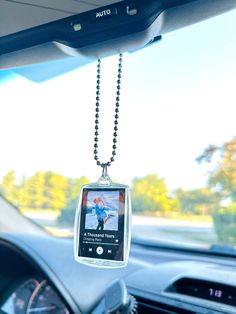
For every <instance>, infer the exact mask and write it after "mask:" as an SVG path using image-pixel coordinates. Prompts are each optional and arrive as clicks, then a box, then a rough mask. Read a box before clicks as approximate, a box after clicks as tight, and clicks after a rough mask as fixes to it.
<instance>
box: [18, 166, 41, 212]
mask: <svg viewBox="0 0 236 314" xmlns="http://www.w3.org/2000/svg"><path fill="white" fill-rule="evenodd" d="M44 188H45V174H44V173H43V172H36V173H35V174H34V175H33V176H31V177H29V178H27V179H25V178H24V179H23V180H22V183H21V185H20V186H19V205H20V207H23V208H31V209H32V208H43V204H44V203H45V196H44Z"/></svg>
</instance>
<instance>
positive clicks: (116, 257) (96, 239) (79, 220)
mask: <svg viewBox="0 0 236 314" xmlns="http://www.w3.org/2000/svg"><path fill="white" fill-rule="evenodd" d="M121 68H122V54H120V55H119V65H118V77H117V91H116V107H115V121H114V134H113V147H112V148H113V151H112V156H111V158H110V160H109V161H108V162H106V163H101V162H100V161H99V159H98V130H99V108H100V69H101V61H100V60H98V65H97V88H96V89H97V90H96V114H95V117H96V120H95V138H94V159H95V160H96V162H97V165H98V166H101V167H102V176H101V177H100V178H99V180H98V181H97V182H96V183H92V184H88V185H85V186H83V187H82V189H81V193H80V197H79V202H78V206H77V210H76V215H75V227H74V255H75V260H76V261H78V262H81V263H84V264H88V265H91V266H96V267H110V268H112V267H123V266H126V264H127V261H128V257H129V250H130V241H131V215H132V213H131V199H130V189H129V187H128V186H127V185H123V184H118V183H114V182H112V181H111V179H110V177H109V176H108V173H107V169H108V167H109V166H110V165H111V163H112V162H114V158H115V155H116V143H117V131H118V118H119V116H118V113H119V105H120V103H119V101H120V84H121Z"/></svg>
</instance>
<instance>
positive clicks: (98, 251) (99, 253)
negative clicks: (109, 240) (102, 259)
mask: <svg viewBox="0 0 236 314" xmlns="http://www.w3.org/2000/svg"><path fill="white" fill-rule="evenodd" d="M96 252H97V254H98V255H102V253H103V248H102V247H101V246H98V247H97V249H96Z"/></svg>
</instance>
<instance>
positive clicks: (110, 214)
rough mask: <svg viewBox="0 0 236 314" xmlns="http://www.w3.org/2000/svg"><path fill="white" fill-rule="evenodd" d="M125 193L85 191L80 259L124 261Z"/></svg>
mask: <svg viewBox="0 0 236 314" xmlns="http://www.w3.org/2000/svg"><path fill="white" fill-rule="evenodd" d="M124 209H125V189H112V188H110V189H104V190H102V189H91V188H89V189H84V190H83V194H82V204H81V217H80V241H79V243H80V244H79V248H78V256H80V257H90V258H99V259H107V260H116V261H123V259H124V254H123V249H124Z"/></svg>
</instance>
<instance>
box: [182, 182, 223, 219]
mask: <svg viewBox="0 0 236 314" xmlns="http://www.w3.org/2000/svg"><path fill="white" fill-rule="evenodd" d="M176 197H177V199H178V200H179V202H180V207H181V211H182V212H183V213H185V214H197V215H211V214H212V213H213V211H214V209H215V208H216V207H217V206H218V204H219V195H218V194H217V193H215V192H213V191H212V190H211V189H209V188H201V189H194V190H190V191H185V190H183V189H178V190H176Z"/></svg>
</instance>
